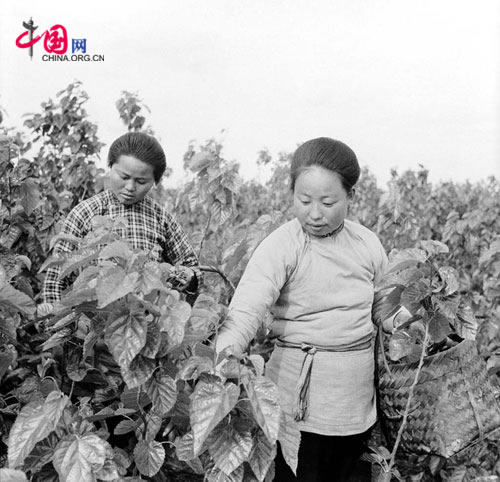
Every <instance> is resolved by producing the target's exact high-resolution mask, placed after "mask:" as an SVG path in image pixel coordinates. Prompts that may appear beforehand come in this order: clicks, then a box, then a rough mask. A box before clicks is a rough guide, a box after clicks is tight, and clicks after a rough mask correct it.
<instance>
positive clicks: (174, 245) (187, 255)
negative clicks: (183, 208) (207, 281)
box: [163, 213, 203, 292]
mask: <svg viewBox="0 0 500 482" xmlns="http://www.w3.org/2000/svg"><path fill="white" fill-rule="evenodd" d="M166 214H167V216H166V219H167V221H166V223H165V229H166V231H167V236H166V238H167V240H166V243H165V246H164V251H163V259H164V260H165V261H167V262H169V263H170V264H175V265H180V266H185V267H188V268H189V269H190V270H192V273H193V276H191V278H190V279H189V280H187V286H185V287H184V290H185V291H186V292H195V291H196V290H197V289H198V287H199V286H200V284H201V281H202V279H203V275H202V271H201V270H200V269H199V268H198V266H199V261H198V256H197V255H196V253H195V252H194V249H193V247H192V246H191V244H190V242H189V240H188V237H187V235H186V233H185V232H184V230H183V229H182V228H181V226H180V224H179V223H178V222H177V221H176V220H175V219H174V217H173V216H172V215H171V214H168V213H166Z"/></svg>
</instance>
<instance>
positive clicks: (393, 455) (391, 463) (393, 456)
mask: <svg viewBox="0 0 500 482" xmlns="http://www.w3.org/2000/svg"><path fill="white" fill-rule="evenodd" d="M428 341H429V323H426V324H425V335H424V342H423V343H422V353H421V354H420V360H419V362H418V367H417V372H416V373H415V379H414V380H413V383H412V385H411V387H410V391H409V393H408V400H407V401H406V407H405V411H404V414H403V421H402V422H401V426H400V427H399V431H398V435H397V437H396V442H395V443H394V447H393V449H392V453H391V460H390V461H389V466H388V468H387V472H388V473H390V472H391V470H392V467H394V463H395V461H396V452H397V450H398V447H399V444H400V442H401V437H402V435H403V431H404V429H405V426H406V422H407V420H408V415H409V413H410V407H411V402H412V399H413V393H414V391H415V387H416V385H417V383H418V379H419V377H420V372H421V371H422V367H423V365H424V358H425V349H426V348H427V343H428Z"/></svg>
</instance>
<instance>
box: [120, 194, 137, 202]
mask: <svg viewBox="0 0 500 482" xmlns="http://www.w3.org/2000/svg"><path fill="white" fill-rule="evenodd" d="M121 196H122V198H123V199H125V201H133V200H134V199H135V196H131V195H130V194H125V193H121Z"/></svg>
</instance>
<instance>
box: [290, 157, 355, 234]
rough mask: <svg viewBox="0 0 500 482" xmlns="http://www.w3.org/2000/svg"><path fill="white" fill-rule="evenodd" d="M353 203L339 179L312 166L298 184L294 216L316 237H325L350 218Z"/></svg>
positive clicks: (295, 191)
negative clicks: (349, 212) (348, 211)
mask: <svg viewBox="0 0 500 482" xmlns="http://www.w3.org/2000/svg"><path fill="white" fill-rule="evenodd" d="M350 200H351V195H350V194H348V193H347V192H346V190H345V189H344V186H342V181H341V178H340V176H339V175H338V174H337V173H336V172H333V171H330V170H329V169H325V168H324V167H320V166H310V167H308V168H306V169H305V170H303V171H302V172H301V173H300V174H299V176H298V177H297V179H296V180H295V189H294V191H293V208H294V212H295V216H297V219H298V220H299V222H300V224H301V225H302V227H303V228H304V229H305V230H306V231H307V232H308V233H309V234H311V235H313V236H324V235H326V234H329V233H331V232H332V231H334V230H335V229H336V228H338V227H339V226H340V225H341V224H342V221H344V219H345V217H346V215H347V208H348V205H349V201H350Z"/></svg>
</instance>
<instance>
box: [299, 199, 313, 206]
mask: <svg viewBox="0 0 500 482" xmlns="http://www.w3.org/2000/svg"><path fill="white" fill-rule="evenodd" d="M300 202H301V203H302V204H304V205H305V206H307V205H308V204H311V201H307V200H304V199H301V200H300Z"/></svg>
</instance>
